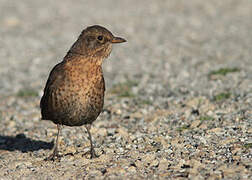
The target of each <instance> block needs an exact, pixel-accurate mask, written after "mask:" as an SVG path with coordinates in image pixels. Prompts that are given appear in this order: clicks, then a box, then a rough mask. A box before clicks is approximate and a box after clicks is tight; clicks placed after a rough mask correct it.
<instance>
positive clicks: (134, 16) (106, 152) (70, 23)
mask: <svg viewBox="0 0 252 180" xmlns="http://www.w3.org/2000/svg"><path fill="white" fill-rule="evenodd" d="M251 19H252V2H251V0H239V1H237V0H222V1H219V0H212V1H201V0H191V1H187V0H182V1H177V0H167V1H165V0H155V1H151V0H139V1H134V0H127V1H119V0H117V1H113V0H106V1H99V2H98V1H81V0H75V1H67V0H64V1H60V0H57V1H56V0H54V1H50V0H37V1H33V0H24V1H9V0H0V27H1V28H0V76H1V79H0V121H1V126H0V179H82V178H84V179H170V178H171V179H174V178H180V179H187V178H189V179H251V178H252V125H251V124H252V123H251V122H252V51H251V49H252V31H251V29H252V23H251ZM93 24H100V25H103V26H105V27H107V28H108V29H109V30H111V31H112V32H113V33H114V34H115V35H118V36H122V37H125V38H126V39H127V40H128V43H124V44H121V45H118V46H116V47H114V50H113V52H112V54H111V56H110V58H109V59H108V60H106V61H105V63H104V65H103V69H104V74H105V80H106V85H107V91H106V98H105V107H104V112H103V113H102V114H101V115H100V117H99V118H98V119H97V121H95V122H94V124H93V127H92V131H91V132H92V134H93V138H94V143H95V149H96V151H97V152H98V154H99V155H100V156H99V158H96V159H90V156H89V154H88V153H87V152H88V150H89V141H88V139H87V133H86V132H85V130H84V127H75V128H71V127H64V128H63V130H62V135H61V137H60V153H61V155H62V156H63V157H62V158H61V159H60V160H58V161H54V162H50V161H44V158H45V157H47V156H48V155H49V154H50V153H51V151H52V148H53V145H54V143H53V140H54V138H55V136H56V133H57V130H56V126H55V125H54V124H53V123H52V122H50V121H41V120H40V109H39V101H40V97H41V95H42V89H43V87H44V85H45V82H46V79H47V77H48V73H49V71H50V70H51V68H52V67H53V66H54V65H55V64H56V63H57V62H59V61H61V59H62V58H63V57H64V55H65V53H66V52H67V50H68V49H69V47H70V46H71V45H72V43H73V42H74V41H75V39H76V38H77V37H78V35H79V33H80V32H81V30H82V29H83V28H85V27H86V26H89V25H93Z"/></svg>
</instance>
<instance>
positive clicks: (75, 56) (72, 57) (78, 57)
mask: <svg viewBox="0 0 252 180" xmlns="http://www.w3.org/2000/svg"><path fill="white" fill-rule="evenodd" d="M103 59H104V58H103V57H97V56H90V55H86V54H82V53H81V52H74V51H71V50H69V51H68V53H67V54H66V56H65V57H64V60H63V61H78V62H80V63H84V64H85V63H91V64H94V65H99V66H101V65H102V62H103Z"/></svg>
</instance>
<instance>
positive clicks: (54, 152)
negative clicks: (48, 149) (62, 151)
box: [46, 124, 61, 160]
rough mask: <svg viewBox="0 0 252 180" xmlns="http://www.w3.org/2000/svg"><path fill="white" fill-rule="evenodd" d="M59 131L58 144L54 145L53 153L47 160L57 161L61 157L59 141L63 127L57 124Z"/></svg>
mask: <svg viewBox="0 0 252 180" xmlns="http://www.w3.org/2000/svg"><path fill="white" fill-rule="evenodd" d="M57 129H58V133H57V138H56V143H55V145H54V149H53V153H52V154H51V155H50V156H49V157H48V158H46V160H55V158H56V157H59V152H58V141H59V133H60V129H61V126H60V125H59V124H57Z"/></svg>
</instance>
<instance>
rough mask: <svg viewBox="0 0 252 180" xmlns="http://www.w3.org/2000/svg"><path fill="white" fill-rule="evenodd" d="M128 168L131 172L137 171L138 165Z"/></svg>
mask: <svg viewBox="0 0 252 180" xmlns="http://www.w3.org/2000/svg"><path fill="white" fill-rule="evenodd" d="M127 170H128V171H129V172H132V173H135V172H136V167H134V166H130V167H129V168H128V169H127Z"/></svg>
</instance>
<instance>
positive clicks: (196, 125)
mask: <svg viewBox="0 0 252 180" xmlns="http://www.w3.org/2000/svg"><path fill="white" fill-rule="evenodd" d="M200 123H201V121H200V120H196V121H193V122H192V124H191V128H196V127H198V126H199V125H200Z"/></svg>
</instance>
